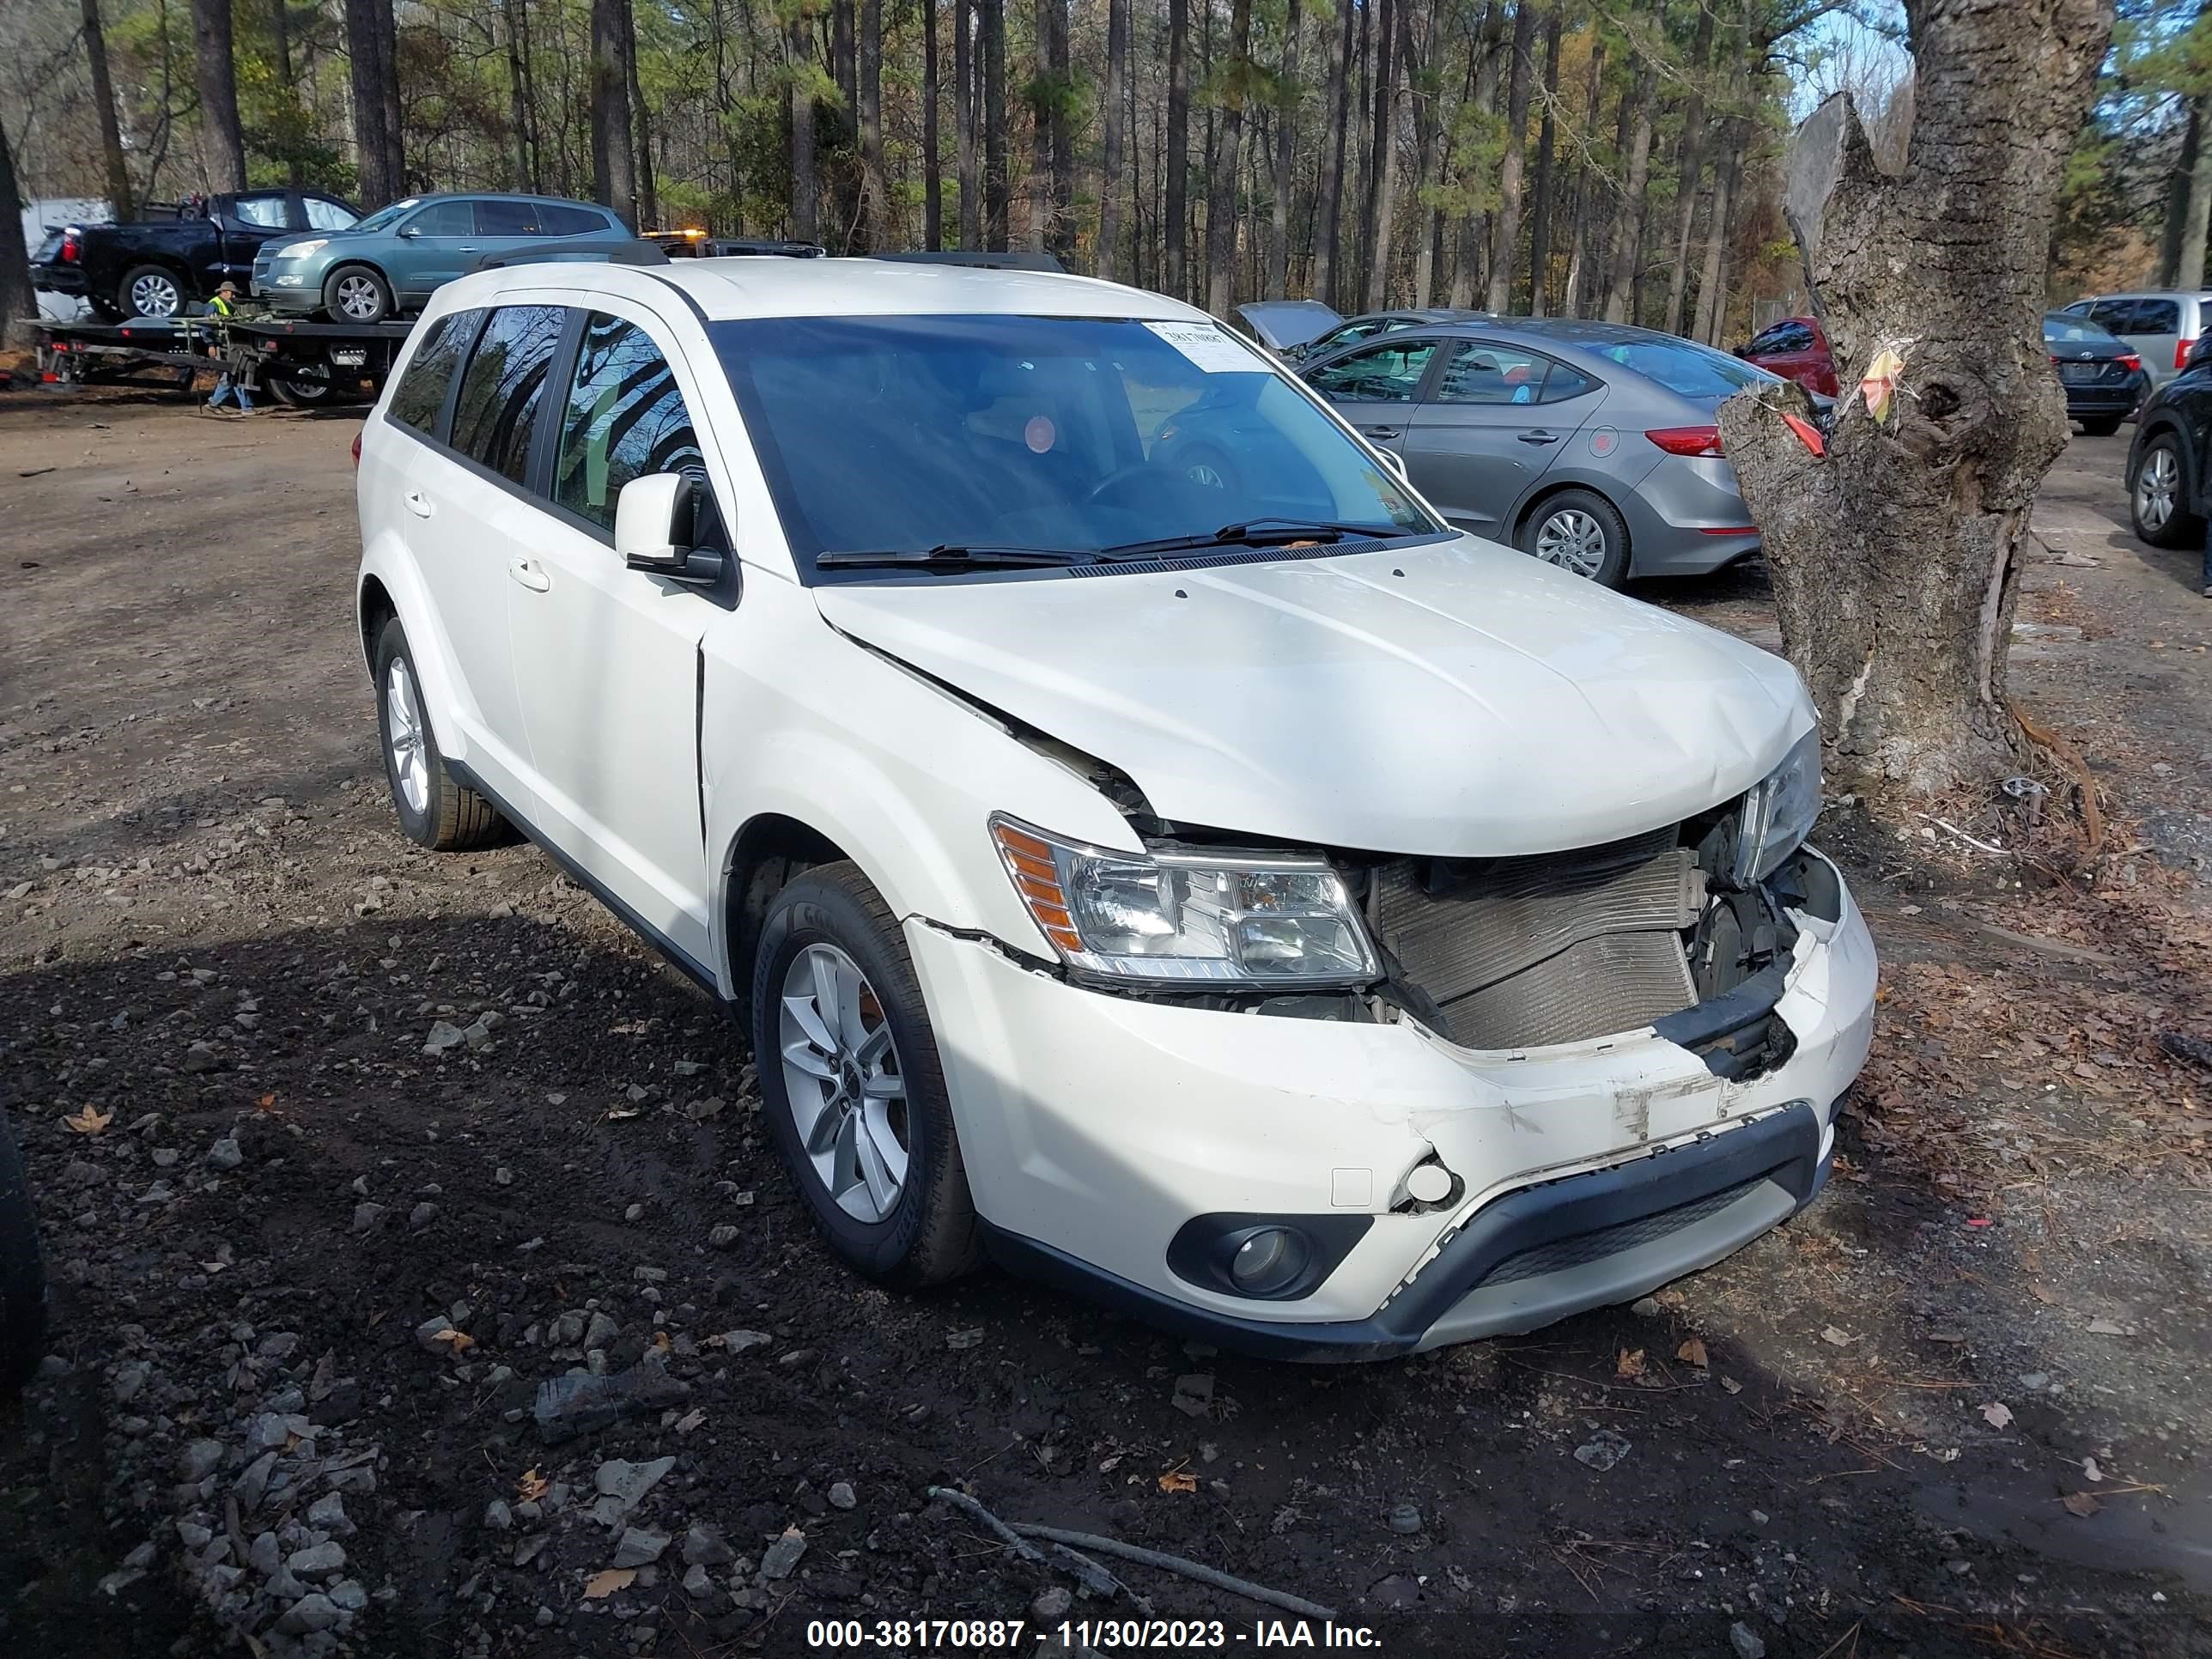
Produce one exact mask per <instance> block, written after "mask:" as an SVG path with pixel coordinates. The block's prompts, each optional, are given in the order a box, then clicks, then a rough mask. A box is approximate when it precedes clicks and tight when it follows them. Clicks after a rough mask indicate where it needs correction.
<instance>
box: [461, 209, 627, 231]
mask: <svg viewBox="0 0 2212 1659" xmlns="http://www.w3.org/2000/svg"><path fill="white" fill-rule="evenodd" d="M486 205H487V206H489V204H486ZM538 228H539V229H541V230H542V231H544V233H545V234H546V235H548V236H589V235H591V234H593V233H595V232H596V233H598V234H602V235H605V234H610V233H609V232H608V231H607V222H606V221H605V219H602V218H601V217H599V215H598V214H596V213H594V212H592V210H590V209H589V208H574V207H554V206H552V205H550V204H548V205H547V206H544V207H542V208H540V209H538Z"/></svg>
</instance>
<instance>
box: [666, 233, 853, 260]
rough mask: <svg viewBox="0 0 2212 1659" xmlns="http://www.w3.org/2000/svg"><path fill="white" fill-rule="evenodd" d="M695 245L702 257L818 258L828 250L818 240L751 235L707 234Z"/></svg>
mask: <svg viewBox="0 0 2212 1659" xmlns="http://www.w3.org/2000/svg"><path fill="white" fill-rule="evenodd" d="M696 246H697V247H698V249H699V257H700V258H702V259H740V258H771V259H819V258H822V257H823V254H825V253H827V252H829V250H828V249H827V248H824V247H823V246H822V245H821V244H820V243H819V242H775V241H766V240H761V239H759V238H757V237H751V236H709V237H708V238H707V240H704V241H703V242H700V243H698V244H696Z"/></svg>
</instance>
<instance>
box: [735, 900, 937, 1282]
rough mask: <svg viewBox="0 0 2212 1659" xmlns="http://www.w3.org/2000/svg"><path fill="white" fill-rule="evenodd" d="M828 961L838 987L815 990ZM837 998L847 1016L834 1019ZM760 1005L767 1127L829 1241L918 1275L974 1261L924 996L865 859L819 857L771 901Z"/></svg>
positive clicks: (892, 1270)
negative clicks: (890, 1189) (827, 1013)
mask: <svg viewBox="0 0 2212 1659" xmlns="http://www.w3.org/2000/svg"><path fill="white" fill-rule="evenodd" d="M825 971H826V972H827V973H828V974H829V975H831V979H830V981H829V984H830V986H831V987H832V988H831V991H830V993H829V994H827V995H824V994H815V991H814V987H817V986H820V985H822V984H823V980H822V979H821V978H819V977H817V975H818V974H819V973H822V972H825ZM830 1000H834V1001H835V1002H836V1005H837V1006H838V1007H839V1010H840V1015H841V1017H840V1018H830V1019H824V1018H823V1013H822V1005H823V1002H825V1001H830ZM751 1012H752V1038H753V1059H754V1063H755V1065H756V1066H757V1068H758V1071H759V1075H760V1088H761V1097H762V1100H763V1104H764V1105H765V1106H766V1108H767V1112H768V1120H769V1132H770V1133H771V1134H772V1135H773V1137H774V1138H775V1148H776V1152H777V1153H778V1155H779V1156H780V1157H781V1158H782V1160H783V1164H784V1167H785V1168H786V1169H787V1170H789V1171H790V1172H791V1178H792V1180H793V1182H794V1183H795V1184H796V1185H797V1187H798V1188H799V1195H800V1197H801V1198H803V1199H804V1200H805V1202H806V1207H807V1210H808V1212H809V1213H810V1214H811V1215H812V1217H813V1218H814V1225H816V1226H817V1228H818V1229H820V1231H821V1233H822V1236H823V1237H824V1238H825V1239H827V1240H828V1241H829V1248H830V1249H833V1250H835V1251H836V1253H837V1255H840V1256H841V1257H842V1258H843V1259H844V1260H845V1261H846V1262H847V1263H848V1264H849V1265H850V1266H852V1267H855V1268H857V1269H858V1270H859V1271H860V1272H861V1273H866V1274H867V1275H868V1276H869V1277H870V1278H872V1279H881V1280H883V1281H884V1283H886V1284H890V1285H898V1286H901V1287H903V1288H906V1289H910V1290H912V1289H919V1288H921V1286H923V1285H937V1284H941V1283H943V1282H944V1281H945V1280H946V1279H953V1278H957V1276H958V1275H960V1274H962V1273H966V1272H967V1271H968V1270H969V1268H971V1267H974V1266H975V1262H976V1261H977V1260H978V1259H979V1258H980V1256H981V1243H980V1241H979V1238H978V1236H977V1229H976V1223H975V1200H974V1199H973V1198H971V1197H970V1196H969V1191H968V1172H967V1168H966V1166H965V1164H963V1161H962V1158H961V1155H960V1136H959V1133H958V1131H957V1129H956V1128H955V1127H954V1125H953V1121H952V1104H951V1097H949V1096H948V1094H947V1093H946V1091H945V1073H944V1068H943V1066H942V1065H941V1064H940V1063H939V1059H938V1053H937V1039H936V1037H935V1036H934V1035H933V1033H932V1032H931V1030H930V1025H929V1012H928V1009H927V1007H926V1006H924V1004H923V1002H922V1000H921V986H920V984H919V983H917V982H916V981H915V975H914V963H913V960H912V958H911V957H908V954H907V948H906V940H905V939H904V937H903V936H902V934H901V933H900V931H899V925H898V919H897V918H896V916H895V915H892V914H891V908H890V906H889V905H887V904H885V903H884V901H883V896H882V895H880V894H878V892H877V891H876V890H875V889H874V888H873V887H872V886H871V885H869V884H868V880H867V878H866V877H865V876H863V875H862V874H861V873H860V869H859V867H858V866H855V865H854V864H852V863H850V862H840V863H836V864H827V865H822V866H817V868H815V869H812V870H809V871H808V872H806V873H805V874H804V875H802V876H800V877H799V878H798V879H797V880H796V881H793V883H791V884H790V885H788V886H787V887H785V888H784V889H783V890H781V892H779V893H777V894H776V896H775V898H774V899H773V900H771V901H770V902H769V908H768V914H767V915H766V916H764V917H763V919H762V922H761V934H760V944H759V947H758V950H757V953H756V955H755V957H754V970H753V994H752V1011H751ZM871 1017H872V1018H874V1021H875V1024H873V1025H872V1026H871V1025H870V1024H868V1021H869V1019H870V1018H871ZM817 1033H818V1034H819V1035H816V1034H817ZM878 1176H882V1177H884V1179H883V1180H882V1181H881V1182H879V1181H878V1179H877V1178H876V1177H878ZM892 1178H895V1180H896V1193H895V1195H893V1196H890V1197H889V1198H888V1200H886V1198H885V1196H884V1186H885V1185H887V1184H889V1182H890V1180H891V1179H892Z"/></svg>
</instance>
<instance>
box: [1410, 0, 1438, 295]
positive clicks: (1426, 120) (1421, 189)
mask: <svg viewBox="0 0 2212 1659" xmlns="http://www.w3.org/2000/svg"><path fill="white" fill-rule="evenodd" d="M1426 33H1427V34H1428V42H1427V44H1428V48H1429V50H1430V52H1436V51H1437V50H1439V48H1440V43H1439V42H1438V41H1437V39H1436V22H1435V16H1434V12H1433V9H1432V10H1431V21H1430V27H1429V28H1428V30H1427V31H1426ZM1421 46H1422V43H1421V42H1420V41H1419V40H1416V39H1415V38H1414V35H1413V7H1412V5H1411V4H1410V3H1408V4H1407V5H1406V6H1405V7H1404V8H1403V9H1401V11H1400V13H1399V28H1398V49H1399V50H1398V55H1399V57H1400V58H1401V59H1402V60H1403V62H1404V64H1405V75H1406V86H1407V93H1408V99H1407V101H1408V102H1409V103H1411V105H1412V106H1413V111H1412V113H1413V297H1412V303H1413V306H1414V307H1417V308H1419V309H1426V307H1427V306H1428V304H1429V298H1430V295H1431V294H1432V293H1433V292H1434V291H1435V288H1436V282H1437V210H1436V209H1435V208H1434V206H1432V205H1431V203H1430V199H1429V197H1430V189H1429V185H1430V182H1431V180H1432V179H1435V178H1436V177H1437V150H1438V149H1445V152H1446V154H1447V155H1449V149H1448V148H1447V147H1446V146H1445V145H1444V144H1443V122H1442V120H1440V119H1439V118H1438V112H1437V100H1436V99H1434V98H1432V97H1425V96H1423V95H1422V90H1423V89H1425V88H1426V85H1427V78H1428V77H1427V74H1426V70H1425V64H1424V61H1423V56H1422V51H1421ZM1429 61H1430V62H1433V61H1434V59H1433V58H1431V59H1430V60H1429Z"/></svg>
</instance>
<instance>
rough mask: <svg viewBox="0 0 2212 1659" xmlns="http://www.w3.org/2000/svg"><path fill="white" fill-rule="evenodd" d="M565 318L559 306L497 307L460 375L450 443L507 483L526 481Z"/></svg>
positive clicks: (565, 321) (566, 318)
mask: <svg viewBox="0 0 2212 1659" xmlns="http://www.w3.org/2000/svg"><path fill="white" fill-rule="evenodd" d="M567 322H568V313H567V312H566V311H565V310H564V309H562V307H559V306H501V307H498V308H497V309H496V310H495V311H494V312H493V313H491V320H490V321H489V322H488V323H486V324H485V325H484V331H483V338H481V339H480V340H478V341H477V349H476V351H475V352H474V354H473V355H471V356H470V358H469V368H468V372H467V373H466V374H464V375H462V377H461V393H460V397H459V398H458V399H457V400H456V401H455V402H454V404H453V438H452V440H451V442H452V444H453V447H454V448H456V449H458V450H459V451H460V452H461V453H462V454H464V455H466V456H468V457H469V458H470V459H471V460H477V461H481V462H483V465H486V466H488V467H489V468H490V469H491V470H492V471H495V472H496V473H498V474H499V475H500V477H502V478H505V479H507V480H508V481H509V482H510V483H526V482H527V481H528V477H529V473H530V440H531V435H532V433H534V432H535V431H536V430H537V427H538V410H539V408H540V407H541V406H542V405H543V404H544V401H545V375H546V371H547V370H548V369H549V368H551V367H552V363H553V353H554V350H555V349H556V347H557V346H559V345H560V343H561V330H562V327H563V326H564V325H566V324H567Z"/></svg>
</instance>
